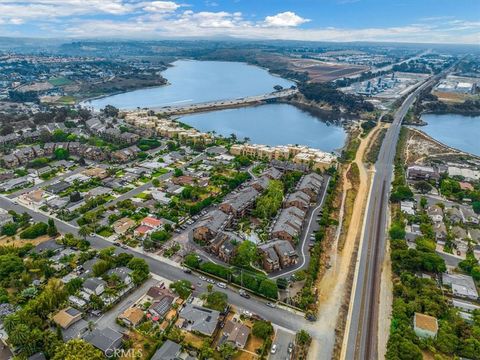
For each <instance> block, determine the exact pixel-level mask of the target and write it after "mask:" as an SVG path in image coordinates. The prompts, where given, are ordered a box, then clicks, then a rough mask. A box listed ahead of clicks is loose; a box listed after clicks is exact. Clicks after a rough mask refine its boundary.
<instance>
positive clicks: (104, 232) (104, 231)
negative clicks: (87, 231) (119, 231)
mask: <svg viewBox="0 0 480 360" xmlns="http://www.w3.org/2000/svg"><path fill="white" fill-rule="evenodd" d="M98 235H100V236H103V237H106V238H108V237H110V236H112V235H113V230H112V229H102V231H100V232H99V233H98Z"/></svg>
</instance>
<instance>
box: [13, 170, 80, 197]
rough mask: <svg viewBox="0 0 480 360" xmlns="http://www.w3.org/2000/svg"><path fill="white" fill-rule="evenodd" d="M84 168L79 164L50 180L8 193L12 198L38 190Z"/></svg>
mask: <svg viewBox="0 0 480 360" xmlns="http://www.w3.org/2000/svg"><path fill="white" fill-rule="evenodd" d="M83 170H85V167H83V166H79V167H77V168H76V169H74V170H72V171H67V172H66V173H65V174H62V175H59V176H55V177H54V178H52V179H50V180H46V181H43V182H41V183H38V184H36V185H33V186H30V187H28V188H25V189H21V190H18V191H15V192H13V193H11V194H9V195H7V196H8V197H9V198H10V199H14V198H16V197H18V196H20V195H23V194H26V193H28V192H30V191H33V190H37V189H39V188H43V187H45V186H48V185H51V184H53V183H56V182H57V181H59V180H62V179H64V178H66V177H69V176H71V175H75V174H78V173H79V172H82V171H83Z"/></svg>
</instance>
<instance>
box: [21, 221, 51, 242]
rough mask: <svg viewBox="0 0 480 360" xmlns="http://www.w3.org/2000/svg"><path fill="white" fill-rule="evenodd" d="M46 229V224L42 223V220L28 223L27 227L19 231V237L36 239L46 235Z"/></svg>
mask: <svg viewBox="0 0 480 360" xmlns="http://www.w3.org/2000/svg"><path fill="white" fill-rule="evenodd" d="M47 230H48V225H47V224H45V223H43V222H39V223H36V224H33V225H30V226H29V227H28V228H26V229H25V230H23V231H22V232H21V233H20V238H21V239H36V238H37V237H39V236H43V235H46V234H47Z"/></svg>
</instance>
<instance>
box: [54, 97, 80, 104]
mask: <svg viewBox="0 0 480 360" xmlns="http://www.w3.org/2000/svg"><path fill="white" fill-rule="evenodd" d="M56 102H57V103H59V104H64V105H74V104H75V102H76V99H75V98H74V97H73V96H62V97H61V98H60V99H58V100H57V101H56Z"/></svg>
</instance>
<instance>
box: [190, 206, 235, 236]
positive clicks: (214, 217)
mask: <svg viewBox="0 0 480 360" xmlns="http://www.w3.org/2000/svg"><path fill="white" fill-rule="evenodd" d="M228 221H229V216H228V215H227V214H225V213H224V212H223V211H220V210H213V211H211V212H210V213H208V214H207V215H205V217H204V218H203V219H202V220H200V221H199V222H198V223H197V224H196V225H195V227H194V228H193V238H194V239H195V240H198V241H210V240H211V239H213V238H214V237H215V236H217V234H218V233H219V232H220V231H221V230H223V228H224V227H225V226H226V225H227V224H228Z"/></svg>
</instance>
